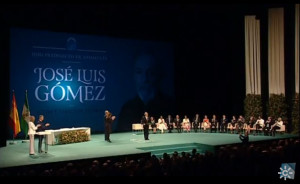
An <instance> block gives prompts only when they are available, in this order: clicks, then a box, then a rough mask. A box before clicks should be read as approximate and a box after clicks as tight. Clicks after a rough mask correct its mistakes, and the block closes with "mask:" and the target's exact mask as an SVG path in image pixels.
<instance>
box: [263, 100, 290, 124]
mask: <svg viewBox="0 0 300 184" xmlns="http://www.w3.org/2000/svg"><path fill="white" fill-rule="evenodd" d="M287 108H288V106H287V103H286V98H285V96H284V95H283V94H280V95H278V94H270V98H269V103H268V108H267V109H268V116H271V117H272V118H273V119H277V118H278V117H281V118H282V120H283V122H286V121H287Z"/></svg>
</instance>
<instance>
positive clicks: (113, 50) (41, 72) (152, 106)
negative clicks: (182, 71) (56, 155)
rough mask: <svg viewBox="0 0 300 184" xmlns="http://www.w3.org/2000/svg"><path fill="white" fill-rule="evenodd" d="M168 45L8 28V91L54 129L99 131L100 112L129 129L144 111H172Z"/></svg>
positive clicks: (153, 113) (115, 127)
mask: <svg viewBox="0 0 300 184" xmlns="http://www.w3.org/2000/svg"><path fill="white" fill-rule="evenodd" d="M173 60H174V59H173V48H172V45H171V44H169V43H164V42H153V41H144V40H130V39H120V38H111V37H102V36H91V35H78V34H70V33H57V32H48V31H37V30H28V29H17V28H15V29H11V33H10V90H11V91H12V90H14V91H15V95H16V100H17V103H18V108H19V109H18V110H19V112H22V109H21V108H22V106H23V104H22V103H23V102H24V97H25V91H26V90H27V91H28V102H29V106H30V113H31V114H32V115H35V116H38V115H40V114H42V115H44V116H45V121H46V122H49V123H51V129H59V128H70V127H91V130H92V132H103V131H104V111H105V110H109V111H111V112H112V113H113V114H114V115H115V116H116V117H117V119H116V121H114V123H113V125H112V127H113V130H114V131H129V130H131V125H132V124H133V123H140V119H141V117H142V115H143V114H144V111H148V112H149V115H150V116H155V117H158V116H160V115H167V114H169V113H173V111H174V109H173V108H174V82H173V76H174V66H173Z"/></svg>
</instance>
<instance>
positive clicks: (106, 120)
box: [104, 110, 116, 142]
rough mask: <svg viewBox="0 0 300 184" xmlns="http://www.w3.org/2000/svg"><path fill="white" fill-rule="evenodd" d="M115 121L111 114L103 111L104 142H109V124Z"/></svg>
mask: <svg viewBox="0 0 300 184" xmlns="http://www.w3.org/2000/svg"><path fill="white" fill-rule="evenodd" d="M115 119H116V116H113V115H112V113H111V112H109V111H108V110H106V111H105V115H104V124H105V141H107V142H111V141H110V138H109V137H110V133H111V124H112V122H113V121H114V120H115Z"/></svg>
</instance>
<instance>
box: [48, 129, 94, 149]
mask: <svg viewBox="0 0 300 184" xmlns="http://www.w3.org/2000/svg"><path fill="white" fill-rule="evenodd" d="M74 130H85V131H86V133H87V134H88V136H89V140H91V128H90V127H78V128H61V129H58V130H46V131H45V132H48V133H49V135H48V140H47V144H50V145H55V144H57V143H58V137H59V135H60V134H62V133H63V132H68V131H74Z"/></svg>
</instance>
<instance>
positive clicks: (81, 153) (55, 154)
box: [0, 131, 298, 168]
mask: <svg viewBox="0 0 300 184" xmlns="http://www.w3.org/2000/svg"><path fill="white" fill-rule="evenodd" d="M293 137H298V136H296V135H291V134H286V133H285V134H277V135H276V137H271V136H264V135H257V136H254V135H250V136H249V140H250V142H256V141H267V140H278V139H286V138H293ZM110 138H111V141H112V143H109V142H106V141H104V134H92V135H91V141H88V142H81V143H73V144H64V145H53V146H52V145H49V146H48V153H40V154H39V153H37V145H38V139H35V150H36V155H35V156H29V142H26V143H22V140H15V143H16V144H9V142H11V140H8V142H7V146H6V147H2V148H0V155H1V157H0V168H7V167H16V166H23V165H33V164H43V163H52V162H61V161H71V160H82V159H97V158H105V157H114V156H122V155H132V154H151V155H152V154H155V155H156V156H158V157H160V156H161V155H162V154H163V153H168V154H171V153H173V152H174V151H178V152H179V153H180V152H182V151H185V152H191V151H192V149H193V148H196V149H197V151H198V152H200V153H204V152H205V151H207V150H208V151H212V152H213V151H214V149H215V148H216V147H218V146H222V145H226V144H240V143H241V141H240V139H239V135H238V134H228V133H203V132H201V133H199V132H198V133H194V132H190V133H185V132H184V133H175V131H174V133H164V134H161V133H156V134H152V133H150V135H149V139H150V140H149V141H145V140H144V135H143V132H126V133H112V134H111V136H110ZM43 148H44V145H43Z"/></svg>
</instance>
